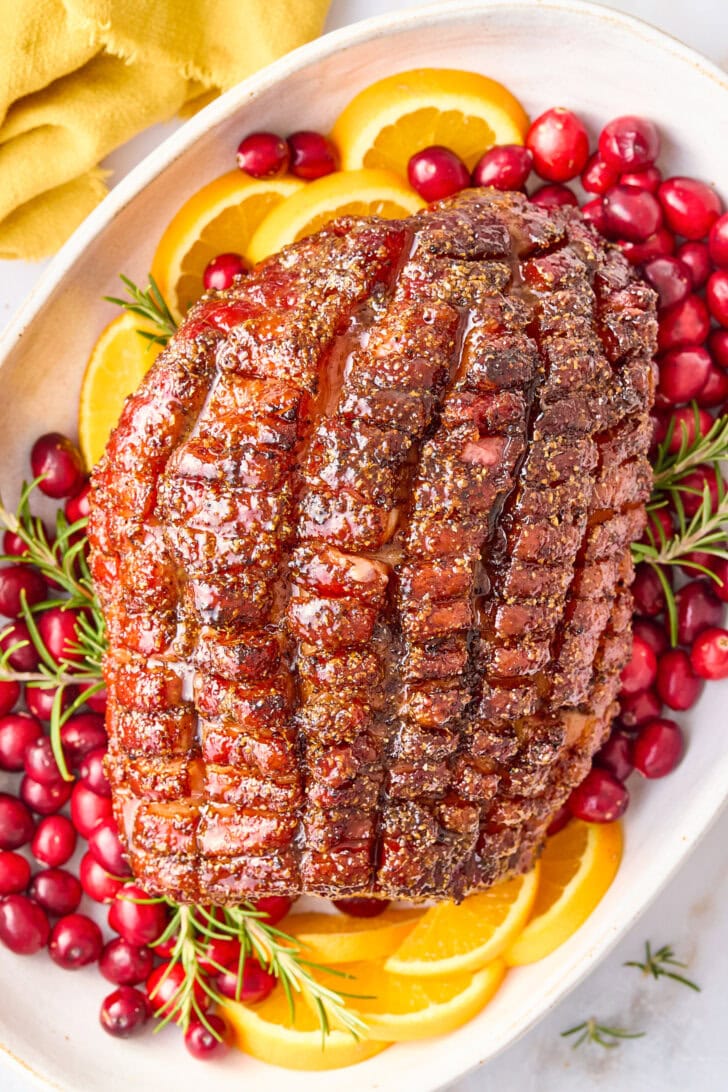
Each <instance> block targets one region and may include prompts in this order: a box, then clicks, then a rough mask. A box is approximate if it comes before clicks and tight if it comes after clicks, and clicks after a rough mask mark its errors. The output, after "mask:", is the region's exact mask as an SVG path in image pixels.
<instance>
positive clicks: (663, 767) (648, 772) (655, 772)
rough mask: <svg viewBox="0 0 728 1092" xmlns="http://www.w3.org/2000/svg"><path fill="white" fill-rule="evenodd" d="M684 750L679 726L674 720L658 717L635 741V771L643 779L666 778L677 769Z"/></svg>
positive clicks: (633, 749) (645, 726)
mask: <svg viewBox="0 0 728 1092" xmlns="http://www.w3.org/2000/svg"><path fill="white" fill-rule="evenodd" d="M684 749H685V745H684V742H683V734H682V732H681V730H680V727H679V725H677V724H676V723H675V721H674V720H667V719H666V718H662V717H658V718H657V719H655V720H651V721H650V722H649V723H648V724H645V725H644V727H643V728H642V731H641V732H640V734H639V735H638V736H637V739H636V740H635V741H634V745H633V748H632V757H633V760H634V766H635V769H636V770H637V771H638V772H639V773H641V774H642V776H643V777H649V778H653V777H664V776H665V775H666V774H669V773H672V771H673V770H674V769H675V767H676V766H677V764H678V762H679V761H680V759H681V758H682V755H683V751H684Z"/></svg>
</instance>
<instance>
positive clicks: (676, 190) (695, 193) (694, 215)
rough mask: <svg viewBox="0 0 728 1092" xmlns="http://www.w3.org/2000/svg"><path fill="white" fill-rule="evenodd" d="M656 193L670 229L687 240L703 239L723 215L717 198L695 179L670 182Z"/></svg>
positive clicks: (667, 180) (669, 179) (666, 182)
mask: <svg viewBox="0 0 728 1092" xmlns="http://www.w3.org/2000/svg"><path fill="white" fill-rule="evenodd" d="M657 193H658V197H659V199H660V204H661V205H662V207H663V209H664V212H665V218H666V220H667V223H668V227H670V228H671V230H672V231H674V232H675V233H676V234H677V235H684V236H685V238H686V239H702V238H703V236H705V235H707V234H708V232H709V231H710V229H711V227H712V226H713V224H714V223H715V221H716V220H717V219H718V217H719V215H720V211H721V204H720V198H719V197H718V194H717V193H716V192H715V190H714V189H713V187H712V186H709V185H708V184H707V183H706V182H699V181H698V180H697V179H696V178H668V179H666V181H665V182H663V183H662V185H661V186H660V188H659V190H658V191H657Z"/></svg>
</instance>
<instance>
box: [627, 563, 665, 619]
mask: <svg viewBox="0 0 728 1092" xmlns="http://www.w3.org/2000/svg"><path fill="white" fill-rule="evenodd" d="M666 576H667V578H668V580H669V574H666ZM632 596H633V598H634V603H635V608H636V610H637V612H638V613H639V614H646V615H647V617H648V618H654V617H655V615H657V614H661V613H662V611H663V610H664V609H665V593H664V591H663V589H662V584H661V583H660V578H659V577H658V575H657V573H656V572H655V570H654V569H653V567H652V566H651V565H648V564H646V563H643V564H642V565H638V566H637V570H636V572H635V578H634V583H633V585H632Z"/></svg>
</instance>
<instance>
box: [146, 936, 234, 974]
mask: <svg viewBox="0 0 728 1092" xmlns="http://www.w3.org/2000/svg"><path fill="white" fill-rule="evenodd" d="M160 948H161V945H159V944H158V945H156V946H155V951H156V952H157V953H159V949H160ZM242 950H243V949H242V947H241V946H240V943H239V942H238V941H237V940H233V939H232V938H230V939H227V938H217V939H214V940H211V941H210V943H209V944H208V945H207V948H206V950H205V955H204V956H203V957H202V959H200V961H199V962H200V970H201V971H204V972H205V974H209V975H212V976H213V977H214V976H215V975H216V974H222V973H224V971H235V972H236V973H237V969H238V966H239V964H240V954H241V952H242ZM161 954H162V955H164V954H165V953H161ZM171 954H172V952H171V951H170V952H167V953H166V955H167V956H171Z"/></svg>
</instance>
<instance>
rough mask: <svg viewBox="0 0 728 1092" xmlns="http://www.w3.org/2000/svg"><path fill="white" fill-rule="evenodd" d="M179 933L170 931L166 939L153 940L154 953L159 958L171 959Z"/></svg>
mask: <svg viewBox="0 0 728 1092" xmlns="http://www.w3.org/2000/svg"><path fill="white" fill-rule="evenodd" d="M178 940H179V933H172V935H171V936H169V937H167V939H166V940H159V941H155V942H154V954H155V955H156V956H159V958H160V959H171V958H172V956H173V955H174V953H175V950H176V948H177V941H178Z"/></svg>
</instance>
